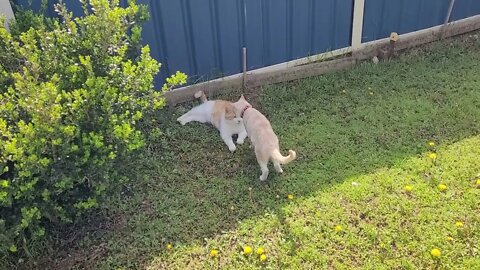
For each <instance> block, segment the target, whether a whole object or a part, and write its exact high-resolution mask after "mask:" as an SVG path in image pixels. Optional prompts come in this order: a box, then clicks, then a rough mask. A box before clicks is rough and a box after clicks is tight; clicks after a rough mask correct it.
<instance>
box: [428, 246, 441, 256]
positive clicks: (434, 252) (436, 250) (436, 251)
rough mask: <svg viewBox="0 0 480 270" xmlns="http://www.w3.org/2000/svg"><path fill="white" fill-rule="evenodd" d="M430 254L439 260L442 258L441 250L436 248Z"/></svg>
mask: <svg viewBox="0 0 480 270" xmlns="http://www.w3.org/2000/svg"><path fill="white" fill-rule="evenodd" d="M430 254H432V256H433V257H435V258H438V257H440V255H442V252H440V249H438V248H434V249H432V251H431V252H430Z"/></svg>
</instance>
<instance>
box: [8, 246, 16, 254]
mask: <svg viewBox="0 0 480 270" xmlns="http://www.w3.org/2000/svg"><path fill="white" fill-rule="evenodd" d="M9 250H10V252H12V253H15V252H17V246H15V245H11V246H10V248H9Z"/></svg>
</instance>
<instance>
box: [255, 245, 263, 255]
mask: <svg viewBox="0 0 480 270" xmlns="http://www.w3.org/2000/svg"><path fill="white" fill-rule="evenodd" d="M263 253H265V249H263V247H258V248H257V255H262V254H263Z"/></svg>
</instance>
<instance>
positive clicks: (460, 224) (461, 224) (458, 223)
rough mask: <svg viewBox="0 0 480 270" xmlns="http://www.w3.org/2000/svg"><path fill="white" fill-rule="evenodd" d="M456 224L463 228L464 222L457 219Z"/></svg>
mask: <svg viewBox="0 0 480 270" xmlns="http://www.w3.org/2000/svg"><path fill="white" fill-rule="evenodd" d="M455 226H457V228H462V227H463V222H461V221H457V222H455Z"/></svg>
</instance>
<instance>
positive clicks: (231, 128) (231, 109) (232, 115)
mask: <svg viewBox="0 0 480 270" xmlns="http://www.w3.org/2000/svg"><path fill="white" fill-rule="evenodd" d="M195 97H196V98H200V99H201V100H202V102H203V103H202V104H201V105H198V106H196V107H194V108H192V109H191V110H190V111H188V112H187V113H185V114H184V115H182V116H180V117H179V118H178V119H177V121H178V122H180V123H181V124H182V125H185V124H186V123H188V122H192V121H197V122H200V123H211V124H213V125H214V126H215V127H216V128H217V129H218V130H219V131H220V136H221V137H222V139H223V141H224V142H225V144H226V145H227V146H228V149H229V150H230V151H231V152H233V151H235V150H236V149H237V147H236V146H235V144H234V143H233V139H232V136H233V135H234V134H238V138H237V144H243V142H244V141H245V138H246V137H247V131H246V130H245V126H244V125H243V119H242V118H241V117H240V115H241V111H240V110H238V109H236V108H235V106H233V103H232V102H229V101H225V100H210V101H209V100H207V97H206V96H205V94H204V93H203V91H199V92H197V93H195Z"/></svg>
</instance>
